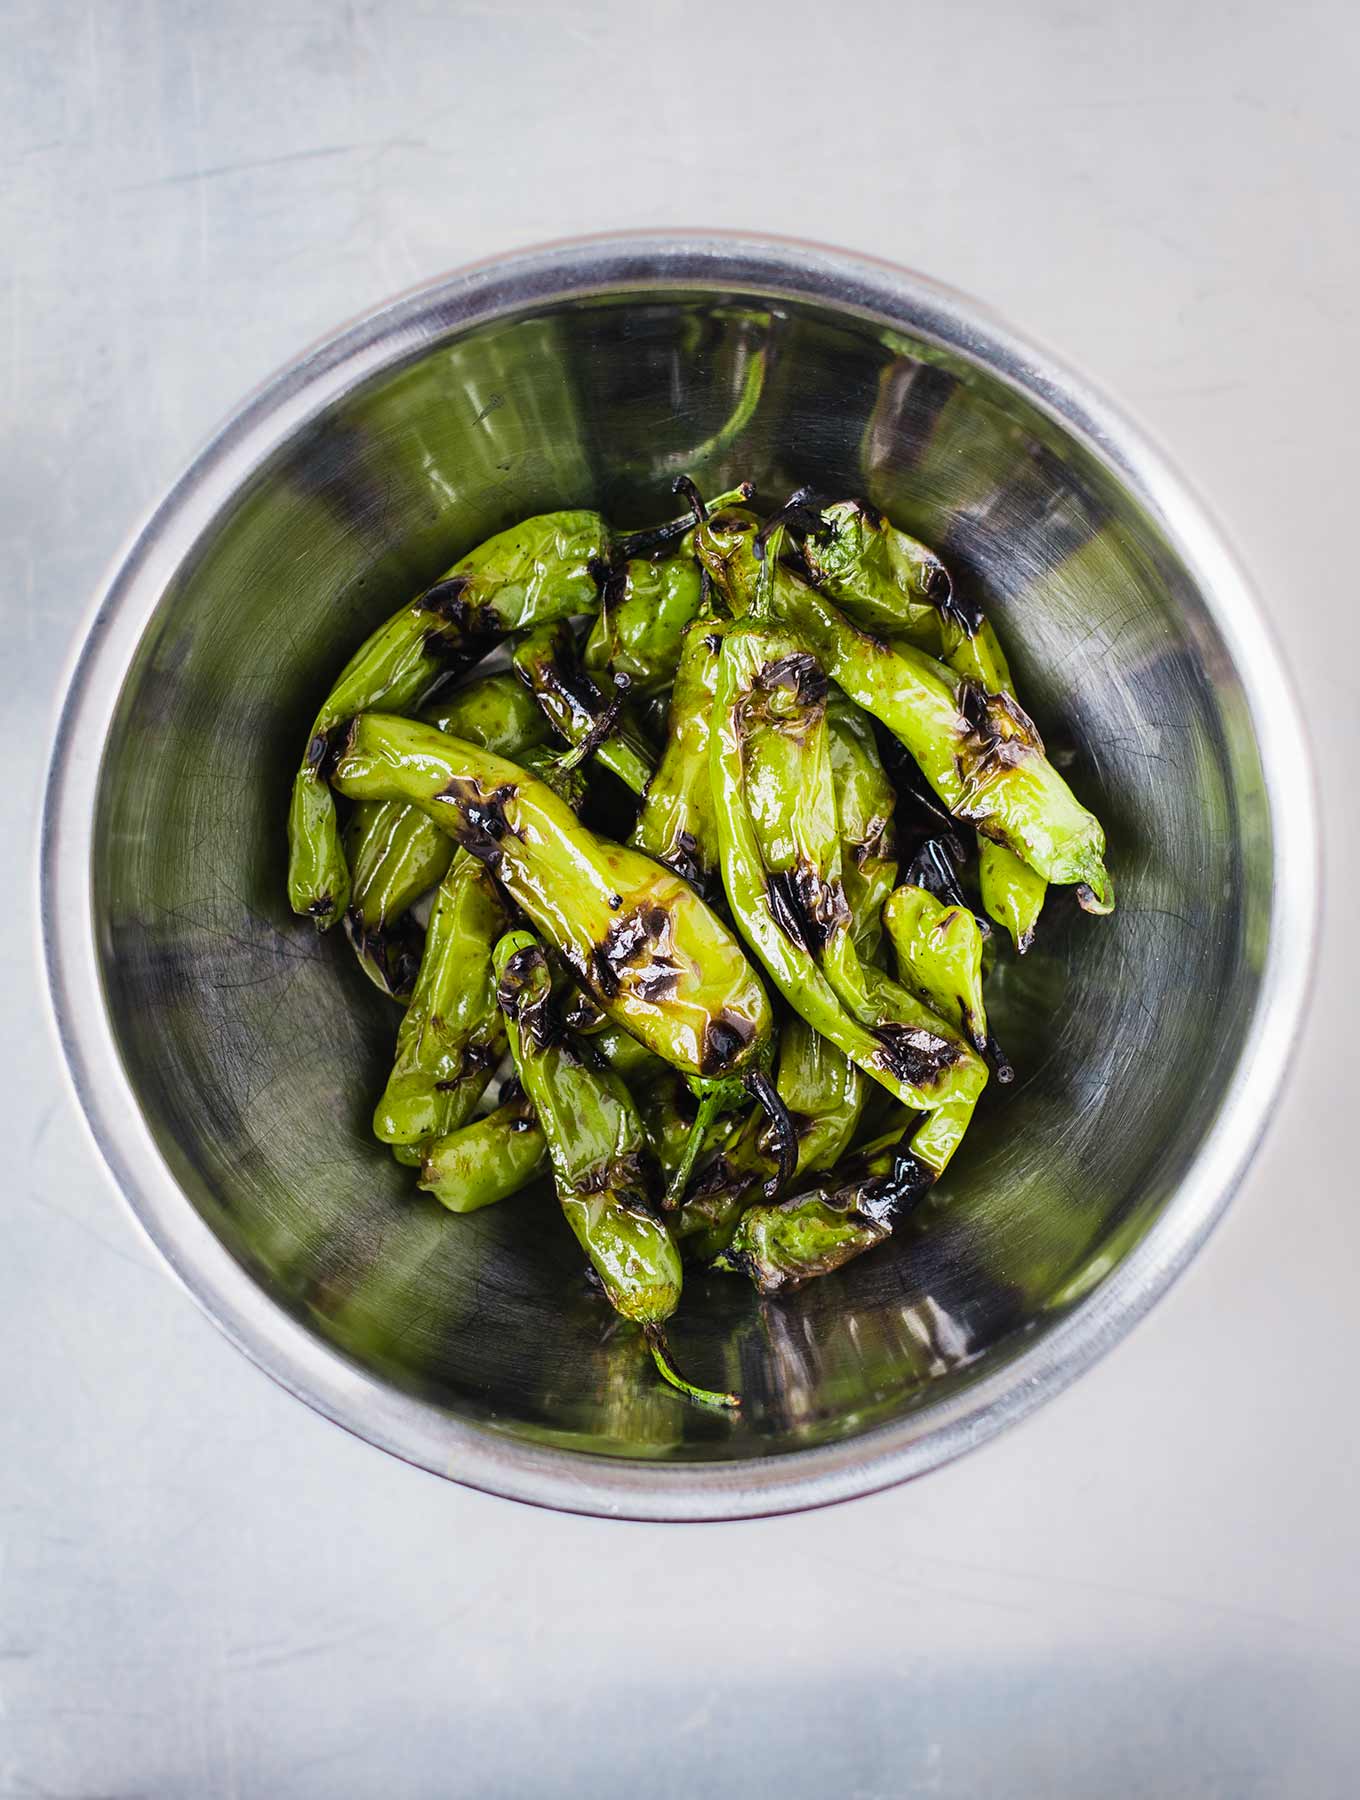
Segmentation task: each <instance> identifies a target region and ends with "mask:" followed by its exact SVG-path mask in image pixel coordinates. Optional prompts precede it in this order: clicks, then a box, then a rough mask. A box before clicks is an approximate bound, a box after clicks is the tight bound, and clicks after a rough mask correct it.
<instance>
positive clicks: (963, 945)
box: [883, 886, 988, 1051]
mask: <svg viewBox="0 0 1360 1800" xmlns="http://www.w3.org/2000/svg"><path fill="white" fill-rule="evenodd" d="M883 924H884V926H885V928H886V930H887V933H888V936H889V937H890V938H891V939H892V945H893V950H894V951H895V952H896V956H897V972H898V974H899V975H900V976H901V978H902V980H903V981H904V982H905V983H906V984H907V986H908V987H909V988H911V990H912V991H913V993H915V994H917V995H919V997H920V998H921V999H922V1000H923V1001H924V1002H925V1004H926V1005H927V1006H928V1007H930V1009H931V1010H932V1011H933V1012H936V1013H938V1014H939V1016H940V1017H941V1018H942V1019H946V1020H948V1022H949V1023H950V1024H951V1025H953V1026H954V1027H955V1029H956V1030H959V1031H961V1032H962V1033H963V1035H964V1036H965V1037H966V1038H967V1039H968V1040H969V1042H970V1043H971V1044H972V1045H973V1047H974V1048H975V1049H976V1050H979V1051H984V1050H986V1049H987V1046H988V1036H987V1007H986V1003H985V1001H984V1000H983V997H982V933H981V932H980V931H979V930H978V922H977V920H976V919H975V918H974V917H973V915H972V913H970V912H969V911H967V909H966V908H964V907H962V906H945V905H943V904H942V903H941V902H940V901H939V900H937V899H936V898H935V896H934V894H932V893H930V892H929V890H928V889H926V888H923V887H912V886H903V887H900V888H896V889H895V890H894V891H893V892H892V893H891V894H890V895H889V896H888V900H887V903H886V904H885V906H884V908H883Z"/></svg>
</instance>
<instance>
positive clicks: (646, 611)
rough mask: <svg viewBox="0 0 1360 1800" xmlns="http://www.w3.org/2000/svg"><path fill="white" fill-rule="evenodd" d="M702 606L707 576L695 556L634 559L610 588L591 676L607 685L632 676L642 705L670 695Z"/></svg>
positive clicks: (589, 658) (590, 651)
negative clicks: (684, 642)
mask: <svg viewBox="0 0 1360 1800" xmlns="http://www.w3.org/2000/svg"><path fill="white" fill-rule="evenodd" d="M702 604H703V577H702V576H701V574H700V572H699V565H698V563H697V562H695V560H694V557H693V555H692V554H689V553H684V554H681V555H678V556H667V557H663V558H661V559H660V560H658V561H656V562H649V561H648V560H647V559H646V558H644V557H634V558H633V559H632V560H631V561H630V562H626V563H625V564H624V565H623V567H622V568H621V569H619V570H617V571H616V572H615V573H614V574H612V575H611V576H610V577H609V579H608V581H606V582H605V584H604V589H603V591H602V593H601V595H600V610H599V612H598V613H597V615H596V617H595V622H594V624H593V625H592V626H591V628H590V636H589V637H588V638H587V639H586V647H585V656H584V662H585V666H586V670H587V672H588V673H589V674H591V675H593V676H594V678H595V679H596V681H598V682H600V683H601V684H602V685H603V684H605V683H607V682H608V681H609V680H610V678H611V676H614V675H626V676H627V677H628V683H629V692H630V693H631V694H632V695H633V696H634V697H635V698H636V699H639V700H646V699H649V698H650V697H651V696H652V695H653V694H659V693H662V692H664V690H665V689H666V688H667V687H669V686H670V684H671V682H672V681H674V679H675V667H676V663H677V662H678V660H679V657H680V642H681V639H682V638H683V636H684V633H685V627H686V626H687V625H688V624H689V623H690V621H691V620H692V619H695V618H697V617H698V614H699V608H700V606H701V605H702Z"/></svg>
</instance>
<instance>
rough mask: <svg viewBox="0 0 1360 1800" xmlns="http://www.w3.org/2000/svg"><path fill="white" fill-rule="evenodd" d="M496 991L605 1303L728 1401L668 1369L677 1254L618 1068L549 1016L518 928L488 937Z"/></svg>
mask: <svg viewBox="0 0 1360 1800" xmlns="http://www.w3.org/2000/svg"><path fill="white" fill-rule="evenodd" d="M495 968H496V978H497V984H498V985H497V997H498V999H499V1001H500V1005H501V1007H502V1009H503V1011H504V1013H505V1020H506V1029H507V1032H508V1034H509V1038H510V1049H511V1052H512V1054H513V1056H514V1058H515V1068H516V1070H517V1071H518V1074H519V1078H520V1082H521V1084H522V1085H523V1088H524V1092H525V1094H526V1096H527V1097H528V1099H529V1101H530V1102H531V1103H532V1105H533V1108H534V1112H535V1114H536V1115H537V1118H538V1124H539V1128H540V1130H541V1131H542V1133H543V1137H544V1140H545V1141H546V1143H547V1146H548V1159H549V1162H550V1164H551V1167H552V1173H553V1179H554V1181H555V1182H556V1184H557V1197H558V1200H559V1201H560V1203H561V1206H562V1211H563V1213H564V1214H565V1215H566V1219H567V1223H568V1224H569V1225H570V1226H571V1228H572V1231H573V1232H574V1233H575V1234H576V1239H577V1242H578V1243H579V1244H580V1246H581V1248H582V1249H583V1250H584V1251H585V1253H586V1255H587V1256H588V1257H589V1258H590V1262H591V1266H592V1267H593V1268H594V1270H595V1273H596V1274H597V1275H598V1276H599V1278H600V1280H601V1282H602V1283H603V1284H604V1290H605V1293H606V1294H607V1295H608V1296H609V1302H610V1305H611V1306H613V1308H614V1310H615V1311H616V1312H617V1313H619V1314H620V1315H621V1316H622V1317H623V1318H625V1319H631V1320H632V1321H633V1322H634V1323H635V1324H638V1325H641V1326H642V1327H643V1328H644V1330H645V1331H646V1333H647V1338H648V1342H649V1344H650V1345H651V1347H652V1351H653V1356H654V1358H655V1361H656V1365H657V1368H658V1369H659V1370H660V1372H661V1374H662V1375H663V1376H664V1377H665V1378H666V1380H668V1381H670V1382H671V1383H672V1384H673V1385H674V1386H676V1387H678V1388H680V1389H681V1391H682V1392H684V1393H687V1394H689V1395H690V1396H691V1397H692V1398H694V1399H699V1400H705V1401H708V1402H710V1403H712V1404H715V1405H720V1406H734V1405H736V1403H737V1402H736V1399H735V1397H734V1396H733V1395H730V1394H714V1393H709V1392H707V1391H705V1390H703V1389H697V1388H694V1387H692V1386H691V1384H689V1383H688V1382H685V1381H683V1380H682V1379H681V1378H680V1377H678V1376H677V1375H676V1374H675V1372H674V1370H673V1369H672V1368H671V1366H670V1362H669V1358H668V1357H667V1354H666V1345H665V1337H664V1335H663V1327H664V1325H665V1322H666V1320H667V1319H669V1318H670V1316H671V1314H672V1313H673V1312H674V1311H675V1308H676V1306H677V1304H678V1303H679V1300H680V1288H681V1283H682V1281H683V1273H682V1270H681V1266H680V1254H679V1252H678V1251H677V1249H676V1247H675V1244H674V1241H673V1240H672V1238H671V1235H670V1232H669V1231H668V1230H667V1229H666V1226H665V1223H664V1222H663V1220H662V1219H661V1217H660V1215H659V1214H658V1213H657V1211H656V1209H655V1207H654V1206H653V1205H652V1204H651V1201H650V1200H649V1198H648V1193H647V1136H646V1133H645V1132H644V1131H643V1128H642V1121H641V1120H640V1119H639V1117H638V1114H637V1109H636V1107H635V1106H634V1105H633V1102H632V1100H631V1099H630V1098H629V1094H628V1090H627V1088H626V1087H625V1086H624V1085H623V1082H622V1081H621V1080H620V1079H619V1077H618V1076H617V1075H615V1074H613V1073H612V1072H611V1071H610V1070H607V1069H604V1068H601V1067H599V1066H597V1065H596V1064H595V1062H594V1060H593V1058H590V1056H589V1052H588V1051H583V1050H582V1048H581V1047H580V1046H579V1043H573V1042H572V1041H571V1040H570V1039H569V1038H568V1036H567V1035H566V1034H565V1033H564V1032H563V1030H562V1028H561V1026H560V1024H559V1023H558V1021H557V1020H556V1019H555V1018H554V1016H553V1009H552V974H551V971H550V970H549V968H548V959H547V956H546V954H545V952H544V949H543V946H542V944H541V943H540V942H539V941H538V939H537V938H536V937H535V936H534V935H533V933H532V932H528V931H512V932H508V933H507V934H506V935H505V937H503V938H502V939H501V941H500V942H499V943H498V944H497V946H496V951H495Z"/></svg>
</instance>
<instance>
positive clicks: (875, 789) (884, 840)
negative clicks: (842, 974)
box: [826, 689, 897, 962]
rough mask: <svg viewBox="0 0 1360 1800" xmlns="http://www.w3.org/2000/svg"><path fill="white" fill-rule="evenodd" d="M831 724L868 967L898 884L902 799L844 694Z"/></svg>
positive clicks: (831, 707) (863, 717)
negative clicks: (898, 815)
mask: <svg viewBox="0 0 1360 1800" xmlns="http://www.w3.org/2000/svg"><path fill="white" fill-rule="evenodd" d="M826 723H827V729H828V731H829V733H830V738H829V743H830V750H831V776H832V780H833V782H834V783H835V790H836V811H837V815H838V818H839V821H840V838H841V880H842V882H843V883H844V886H845V899H846V904H847V905H848V906H849V908H850V920H851V928H852V930H853V931H854V935H855V948H856V950H857V951H858V952H859V955H860V956H861V957H862V959H863V960H864V961H865V962H876V961H877V960H878V956H879V948H880V944H881V942H882V938H883V929H882V925H881V923H880V920H879V915H880V913H881V912H882V910H883V902H884V901H885V900H886V899H887V897H888V895H889V894H890V893H891V892H892V891H893V887H894V885H895V884H896V881H897V826H896V824H895V822H894V815H895V813H896V811H897V793H896V790H895V789H894V787H893V784H892V782H891V781H889V779H888V775H887V771H886V770H885V769H884V767H883V759H882V757H881V756H880V755H879V753H878V744H877V742H876V741H875V738H874V727H873V721H872V720H871V719H870V717H869V715H868V714H867V713H864V712H861V711H860V709H859V707H857V706H852V705H851V703H850V702H849V701H848V700H847V699H846V698H845V695H844V694H842V693H841V692H840V690H839V689H833V690H832V692H831V694H830V695H829V697H828V700H827V709H826Z"/></svg>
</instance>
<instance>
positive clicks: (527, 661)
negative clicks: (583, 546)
mask: <svg viewBox="0 0 1360 1800" xmlns="http://www.w3.org/2000/svg"><path fill="white" fill-rule="evenodd" d="M510 661H511V664H512V666H513V667H514V670H515V673H516V674H517V675H518V676H519V678H520V680H521V681H522V682H523V683H524V685H525V686H526V687H527V688H528V690H529V692H530V693H531V694H532V695H533V697H534V699H535V700H536V701H537V702H538V704H539V706H540V707H541V708H542V710H543V716H544V718H545V719H546V720H547V721H548V723H549V724H550V725H551V726H552V728H553V730H554V731H555V732H557V734H558V735H559V736H560V737H562V738H565V739H566V741H567V744H568V745H569V746H570V747H571V748H572V750H574V751H576V752H577V753H578V755H579V757H580V758H581V759H582V760H584V758H585V757H586V756H589V755H593V756H594V759H595V761H596V762H597V763H599V764H600V766H601V767H602V768H605V769H608V770H609V772H610V773H611V774H612V775H616V776H617V777H618V778H619V780H620V781H621V782H623V784H624V786H625V787H628V788H631V789H632V791H633V793H635V794H638V795H641V794H643V793H645V792H646V789H647V783H648V782H649V781H650V780H651V778H652V758H651V756H650V754H649V753H648V750H647V747H646V745H645V744H644V743H643V742H642V741H641V739H640V738H638V737H637V735H636V734H635V733H633V732H630V731H629V730H628V729H627V728H626V727H624V726H620V725H619V724H617V723H616V722H615V721H616V719H617V715H618V712H619V698H620V697H616V698H615V699H614V700H613V702H609V701H606V700H605V698H604V696H603V695H602V694H601V693H600V690H599V689H598V688H597V687H596V686H595V683H594V682H593V681H592V680H591V679H590V677H589V676H588V675H585V674H583V673H582V671H581V669H580V667H579V665H578V662H577V655H576V641H575V639H574V638H573V637H572V633H571V627H570V626H569V625H568V624H567V623H566V622H565V621H563V620H559V621H558V622H557V623H555V624H551V625H538V626H535V628H534V629H533V630H532V631H528V632H525V634H524V635H523V636H522V637H521V638H520V639H519V640H518V641H517V642H516V644H515V647H514V649H513V650H512V651H511V653H510ZM564 760H567V761H569V762H570V761H572V760H573V759H571V758H567V759H564Z"/></svg>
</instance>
